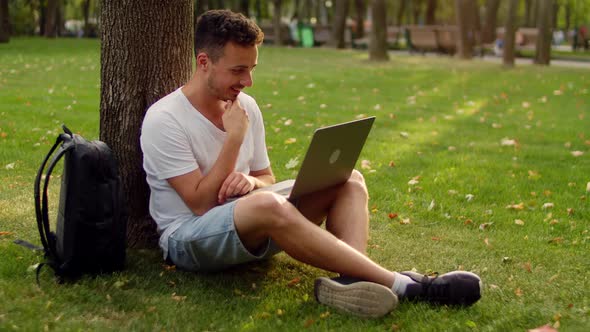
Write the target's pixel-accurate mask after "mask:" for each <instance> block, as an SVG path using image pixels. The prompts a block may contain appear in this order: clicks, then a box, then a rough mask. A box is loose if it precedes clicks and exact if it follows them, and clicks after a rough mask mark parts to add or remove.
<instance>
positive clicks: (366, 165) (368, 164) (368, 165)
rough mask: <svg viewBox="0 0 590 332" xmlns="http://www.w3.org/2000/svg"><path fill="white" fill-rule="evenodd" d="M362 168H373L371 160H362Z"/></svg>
mask: <svg viewBox="0 0 590 332" xmlns="http://www.w3.org/2000/svg"><path fill="white" fill-rule="evenodd" d="M361 168H362V169H371V161H369V160H366V159H363V160H361Z"/></svg>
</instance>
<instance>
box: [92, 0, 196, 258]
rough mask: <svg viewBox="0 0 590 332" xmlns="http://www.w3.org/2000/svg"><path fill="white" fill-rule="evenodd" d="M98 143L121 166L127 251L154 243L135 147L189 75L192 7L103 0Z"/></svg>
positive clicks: (185, 0) (184, 0)
mask: <svg viewBox="0 0 590 332" xmlns="http://www.w3.org/2000/svg"><path fill="white" fill-rule="evenodd" d="M101 20H102V29H101V42H102V43H101V75H100V76H101V86H100V90H101V98H100V139H101V140H103V141H104V142H106V143H107V144H108V145H109V146H110V147H111V148H112V149H113V151H114V153H115V156H116V157H117V160H118V162H119V169H120V172H121V179H122V184H123V190H124V193H125V197H126V200H127V204H126V206H127V208H128V212H129V219H128V239H129V242H128V243H129V245H130V246H140V247H141V246H150V245H154V244H155V243H156V242H155V241H156V240H157V236H156V232H155V223H154V222H153V221H152V219H151V218H150V216H149V211H148V197H149V188H148V186H147V183H146V181H145V174H144V172H143V167H142V155H141V150H140V146H139V136H140V128H141V123H142V121H143V117H144V115H145V111H146V110H147V108H148V107H149V106H150V105H151V104H153V103H154V102H155V101H157V100H158V99H160V98H161V97H163V96H164V95H166V94H168V93H169V92H171V91H173V90H174V89H176V88H178V87H179V86H180V85H182V84H184V83H185V82H186V81H187V80H188V79H189V78H190V75H191V63H192V54H193V49H192V47H193V35H194V32H193V31H194V27H193V1H192V0H177V1H160V0H103V1H102V7H101Z"/></svg>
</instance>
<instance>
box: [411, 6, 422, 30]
mask: <svg viewBox="0 0 590 332" xmlns="http://www.w3.org/2000/svg"><path fill="white" fill-rule="evenodd" d="M423 2H424V0H413V1H412V6H413V7H412V15H413V16H412V17H413V19H414V24H416V25H418V24H420V15H421V14H422V4H423Z"/></svg>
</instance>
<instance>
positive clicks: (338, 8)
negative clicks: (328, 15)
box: [329, 0, 349, 48]
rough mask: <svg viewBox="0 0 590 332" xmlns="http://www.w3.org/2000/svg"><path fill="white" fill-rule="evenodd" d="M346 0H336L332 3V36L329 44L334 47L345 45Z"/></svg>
mask: <svg viewBox="0 0 590 332" xmlns="http://www.w3.org/2000/svg"><path fill="white" fill-rule="evenodd" d="M348 7H349V1H348V0H336V1H335V3H334V19H333V21H332V36H331V40H330V42H329V44H330V46H332V47H336V48H344V47H346V41H345V39H344V37H345V33H346V18H347V17H348Z"/></svg>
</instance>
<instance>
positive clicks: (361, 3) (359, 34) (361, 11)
mask: <svg viewBox="0 0 590 332" xmlns="http://www.w3.org/2000/svg"><path fill="white" fill-rule="evenodd" d="M354 4H355V9H356V38H363V37H364V36H365V14H366V10H367V9H366V8H365V6H366V4H365V0H354Z"/></svg>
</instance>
